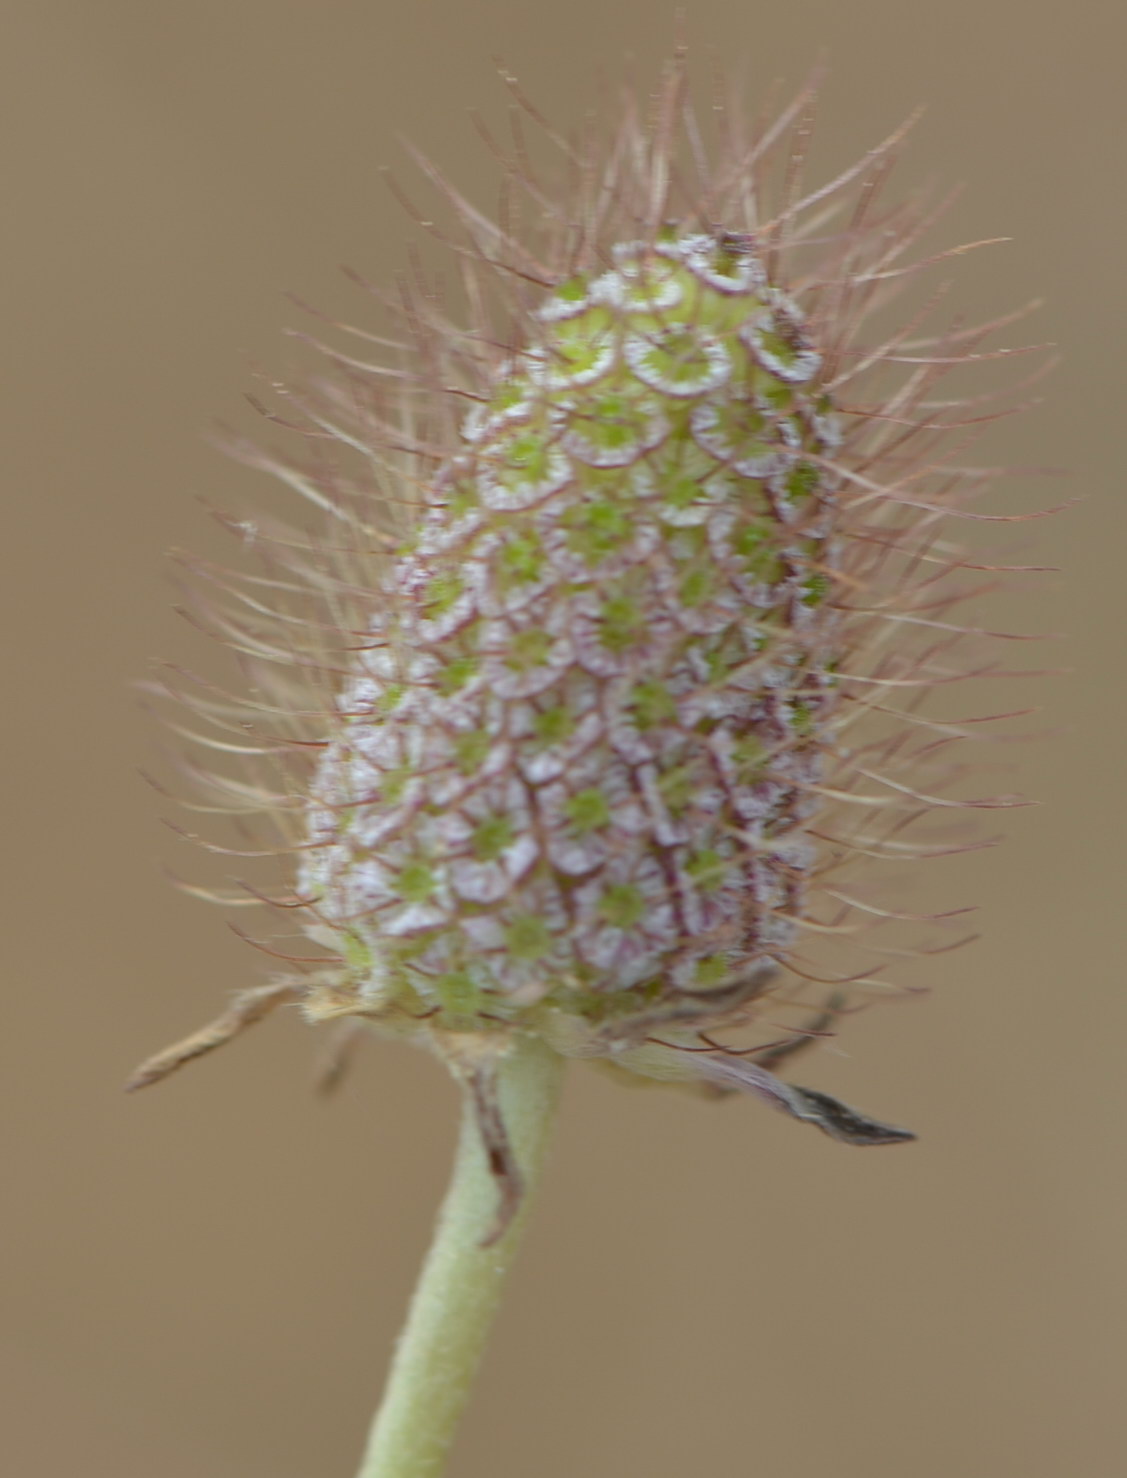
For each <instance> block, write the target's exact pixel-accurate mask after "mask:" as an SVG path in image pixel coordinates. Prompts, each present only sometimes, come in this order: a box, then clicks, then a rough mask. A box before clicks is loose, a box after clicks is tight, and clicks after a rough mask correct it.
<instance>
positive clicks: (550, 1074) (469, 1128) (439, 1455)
mask: <svg viewBox="0 0 1127 1478" xmlns="http://www.w3.org/2000/svg"><path fill="white" fill-rule="evenodd" d="M563 1062H564V1059H563V1058H562V1057H560V1056H559V1055H558V1054H557V1053H555V1052H553V1051H552V1050H551V1049H550V1048H548V1047H546V1046H544V1044H543V1043H542V1042H540V1041H538V1040H537V1039H535V1038H532V1037H529V1038H525V1039H518V1041H517V1042H516V1044H515V1045H514V1046H513V1048H512V1050H511V1051H510V1052H509V1053H508V1054H507V1055H506V1056H505V1057H504V1058H503V1059H502V1060H501V1063H500V1065H499V1068H498V1083H499V1091H500V1107H501V1114H502V1117H503V1120H504V1124H505V1129H506V1132H507V1134H508V1136H509V1140H510V1142H511V1144H512V1148H513V1152H514V1153H515V1155H516V1158H517V1162H518V1164H519V1165H520V1168H521V1173H522V1176H523V1182H524V1198H523V1200H522V1202H521V1205H520V1208H519V1210H518V1211H517V1214H516V1216H515V1217H514V1219H513V1221H512V1223H511V1225H510V1226H509V1228H508V1230H507V1231H506V1232H505V1234H504V1236H503V1237H501V1238H500V1239H499V1240H498V1241H497V1242H495V1243H494V1244H493V1245H492V1246H489V1247H483V1246H482V1245H481V1244H482V1241H483V1239H484V1238H485V1237H487V1236H488V1234H489V1231H490V1228H491V1226H493V1225H494V1222H495V1218H496V1215H497V1205H498V1199H497V1194H498V1193H497V1183H496V1181H495V1180H494V1178H493V1176H492V1175H491V1174H490V1171H489V1165H488V1162H487V1160H486V1155H485V1150H484V1147H483V1145H482V1141H481V1135H480V1133H479V1131H478V1124H477V1115H476V1114H475V1112H474V1107H473V1103H472V1101H471V1098H470V1095H469V1093H465V1094H464V1095H463V1107H462V1129H461V1135H460V1137H459V1141H458V1150H457V1155H456V1157H455V1161H454V1175H453V1179H452V1180H451V1182H450V1188H449V1190H448V1191H447V1193H446V1199H445V1201H444V1202H443V1204H442V1210H441V1211H440V1212H439V1215H438V1224H437V1226H436V1228H435V1234H434V1241H433V1242H432V1244H431V1248H430V1252H429V1253H428V1254H427V1259H426V1262H425V1263H424V1264H423V1269H422V1272H421V1274H420V1276H419V1281H418V1284H417V1285H416V1288H415V1294H414V1297H413V1299H412V1301H411V1307H410V1310H409V1312H408V1315H407V1322H406V1324H405V1325H404V1327H403V1332H402V1333H401V1334H400V1336H399V1343H398V1345H397V1346H396V1350H395V1356H394V1358H393V1360H392V1364H391V1372H390V1374H389V1376H388V1381H387V1386H386V1388H385V1390H384V1396H383V1400H382V1402H381V1403H380V1407H379V1410H378V1411H377V1412H376V1416H375V1420H374V1421H373V1423H372V1429H371V1432H370V1434H369V1438H368V1447H367V1451H366V1452H365V1454H364V1460H363V1462H362V1463H361V1465H360V1471H359V1474H358V1475H357V1478H438V1475H439V1474H440V1473H441V1472H442V1470H443V1467H444V1466H445V1459H446V1453H447V1450H448V1448H449V1446H450V1442H451V1439H452V1438H453V1436H454V1429H455V1427H456V1426H457V1423H458V1418H459V1417H460V1416H461V1414H462V1409H463V1408H464V1406H465V1404H466V1401H467V1399H468V1397H469V1392H470V1385H471V1382H472V1381H473V1377H474V1374H475V1372H476V1370H477V1367H478V1364H479V1362H480V1359H481V1356H482V1353H483V1351H484V1348H485V1342H486V1339H487V1337H488V1334H489V1330H490V1326H491V1325H492V1323H493V1317H494V1314H495V1313H496V1311H497V1307H498V1304H499V1303H500V1300H501V1290H502V1286H503V1283H504V1277H505V1274H506V1272H507V1271H508V1269H509V1265H510V1263H511V1262H512V1260H513V1256H514V1254H515V1252H516V1250H517V1246H518V1244H519V1242H520V1236H521V1231H522V1229H523V1224H524V1221H525V1219H526V1217H527V1214H528V1207H529V1203H530V1201H531V1199H532V1194H533V1192H534V1190H535V1188H536V1181H537V1178H538V1174H539V1170H540V1167H541V1165H542V1163H543V1160H544V1154H545V1150H546V1148H547V1144H548V1132H549V1129H550V1127H551V1122H552V1118H553V1115H554V1110H555V1106H556V1101H557V1098H558V1096H559V1088H560V1083H561V1081H562V1077H563Z"/></svg>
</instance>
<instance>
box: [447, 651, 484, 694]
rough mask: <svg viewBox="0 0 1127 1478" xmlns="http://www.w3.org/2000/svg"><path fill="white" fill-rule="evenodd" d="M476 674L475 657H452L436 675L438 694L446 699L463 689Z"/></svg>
mask: <svg viewBox="0 0 1127 1478" xmlns="http://www.w3.org/2000/svg"><path fill="white" fill-rule="evenodd" d="M476 672H477V658H476V657H452V658H451V660H450V661H449V662H447V664H446V666H445V667H444V668H443V669H442V671H441V672H440V673H439V674H438V690H439V692H440V693H442V694H443V695H444V696H446V697H449V696H451V695H452V694H454V693H456V692H458V691H459V689H461V688H464V687H465V685H466V684H467V683H468V682H469V680H470V678H471V677H473V675H474V673H476Z"/></svg>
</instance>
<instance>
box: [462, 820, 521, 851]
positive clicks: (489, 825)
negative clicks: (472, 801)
mask: <svg viewBox="0 0 1127 1478" xmlns="http://www.w3.org/2000/svg"><path fill="white" fill-rule="evenodd" d="M514 835H515V833H514V831H513V823H512V822H511V821H510V820H509V818H508V817H507V816H487V817H486V818H485V820H484V821H481V822H479V823H478V825H477V826H475V827H474V832H473V836H472V837H471V839H470V846H471V847H472V848H473V854H474V856H475V857H476V858H477V859H478V861H479V862H496V860H497V858H498V857H500V855H501V853H502V852H503V851H504V850H505V848H506V847H511V846H512V844H513V840H514Z"/></svg>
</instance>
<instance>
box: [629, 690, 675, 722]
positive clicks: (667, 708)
mask: <svg viewBox="0 0 1127 1478" xmlns="http://www.w3.org/2000/svg"><path fill="white" fill-rule="evenodd" d="M631 703H632V705H633V708H634V722H635V723H636V724H637V725H638V727H639V729H656V728H658V727H659V726H660V725H661V724H664V723H668V722H669V720H670V719H675V718H676V717H677V704H676V703H675V702H674V700H673V694H672V693H671V692H670V691H669V689H668V688H667V687H666V685H665V684H664V683H661V682H657V681H656V680H652V681H646V682H640V683H635V684H634V690H633V693H632V694H631Z"/></svg>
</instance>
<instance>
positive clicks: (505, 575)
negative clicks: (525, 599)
mask: <svg viewBox="0 0 1127 1478" xmlns="http://www.w3.org/2000/svg"><path fill="white" fill-rule="evenodd" d="M497 566H498V573H499V574H500V577H501V580H502V583H503V584H507V585H531V584H533V583H534V582H535V581H536V580H538V579H539V578H540V571H541V570H542V569H543V567H544V551H543V550H542V549H541V547H540V540H539V539H538V538H537V537H536V535H535V534H514V535H513V536H512V537H511V538H510V539H509V540H508V542H507V543H506V544H505V545H504V546H503V547H502V549H501V552H500V553H499V554H498V556H497Z"/></svg>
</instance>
